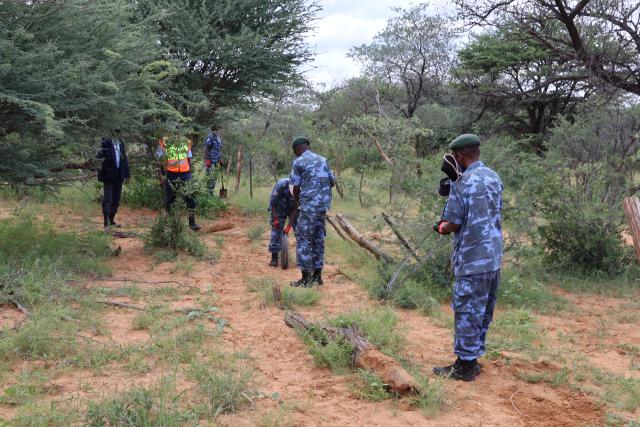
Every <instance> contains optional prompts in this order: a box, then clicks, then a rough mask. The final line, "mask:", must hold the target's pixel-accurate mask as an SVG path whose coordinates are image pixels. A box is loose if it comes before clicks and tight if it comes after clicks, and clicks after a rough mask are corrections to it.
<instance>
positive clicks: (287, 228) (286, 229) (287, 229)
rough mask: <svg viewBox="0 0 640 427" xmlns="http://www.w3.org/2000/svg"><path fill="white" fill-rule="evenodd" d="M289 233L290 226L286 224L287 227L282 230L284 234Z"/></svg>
mask: <svg viewBox="0 0 640 427" xmlns="http://www.w3.org/2000/svg"><path fill="white" fill-rule="evenodd" d="M290 231H291V224H287V226H286V227H285V228H284V234H289V232H290Z"/></svg>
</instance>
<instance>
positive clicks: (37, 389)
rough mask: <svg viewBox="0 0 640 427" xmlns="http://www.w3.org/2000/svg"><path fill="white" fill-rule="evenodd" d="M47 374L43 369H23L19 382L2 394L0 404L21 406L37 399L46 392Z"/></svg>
mask: <svg viewBox="0 0 640 427" xmlns="http://www.w3.org/2000/svg"><path fill="white" fill-rule="evenodd" d="M47 381H48V378H47V376H46V375H45V374H44V373H43V372H41V371H23V372H21V373H20V374H19V375H18V378H17V382H16V383H15V384H13V385H10V386H9V387H7V388H6V389H5V390H4V392H3V393H2V395H0V405H2V406H19V405H24V404H27V403H30V402H34V401H37V400H38V399H39V397H40V396H41V395H42V394H43V393H45V392H46V387H45V384H46V382H47Z"/></svg>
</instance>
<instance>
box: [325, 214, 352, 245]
mask: <svg viewBox="0 0 640 427" xmlns="http://www.w3.org/2000/svg"><path fill="white" fill-rule="evenodd" d="M327 222H328V223H329V225H331V227H333V229H334V230H335V231H336V233H338V236H340V237H342V240H349V239H347V236H345V235H344V233H343V232H342V230H340V228H338V226H337V225H336V223H335V222H333V219H332V218H331V217H330V216H329V215H327Z"/></svg>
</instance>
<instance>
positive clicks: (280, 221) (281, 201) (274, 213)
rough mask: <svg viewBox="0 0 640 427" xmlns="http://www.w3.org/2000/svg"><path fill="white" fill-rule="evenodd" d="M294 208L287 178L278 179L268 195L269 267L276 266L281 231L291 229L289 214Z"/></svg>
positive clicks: (280, 246) (280, 242) (280, 247)
mask: <svg viewBox="0 0 640 427" xmlns="http://www.w3.org/2000/svg"><path fill="white" fill-rule="evenodd" d="M295 208H296V205H295V202H294V200H293V194H292V191H291V190H290V188H289V178H282V179H279V180H278V182H276V185H275V186H274V187H273V190H271V197H269V212H270V213H271V240H270V241H269V252H270V253H271V262H270V263H269V265H270V266H271V267H277V266H278V253H279V252H280V249H282V233H287V234H288V233H289V231H290V230H291V224H292V222H291V219H292V218H291V215H292V214H293V212H294V211H295ZM287 218H289V224H288V225H287V226H286V227H285V222H286V221H287Z"/></svg>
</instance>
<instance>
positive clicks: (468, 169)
mask: <svg viewBox="0 0 640 427" xmlns="http://www.w3.org/2000/svg"><path fill="white" fill-rule="evenodd" d="M482 166H484V163H482V161H480V160H478V161H476V162H474V163H473V164H472V165H471V166H469V167H468V168H467V170H466V171H464V173H465V174H466V173H467V172H469V171H472V170H474V169H478V168H481V167H482Z"/></svg>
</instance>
